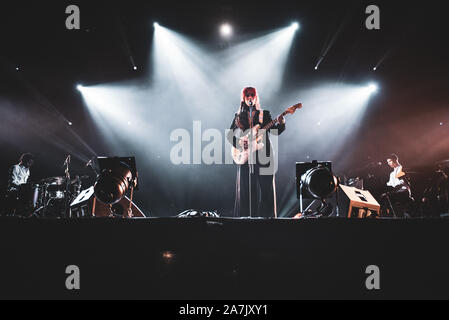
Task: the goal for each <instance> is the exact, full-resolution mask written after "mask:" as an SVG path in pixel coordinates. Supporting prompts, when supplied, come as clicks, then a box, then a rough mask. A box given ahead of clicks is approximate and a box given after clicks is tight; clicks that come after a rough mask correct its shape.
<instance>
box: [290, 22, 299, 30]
mask: <svg viewBox="0 0 449 320" xmlns="http://www.w3.org/2000/svg"><path fill="white" fill-rule="evenodd" d="M291 27H292V28H293V30H298V29H299V23H298V22H294V23H292V25H291Z"/></svg>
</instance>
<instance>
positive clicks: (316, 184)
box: [301, 166, 338, 199]
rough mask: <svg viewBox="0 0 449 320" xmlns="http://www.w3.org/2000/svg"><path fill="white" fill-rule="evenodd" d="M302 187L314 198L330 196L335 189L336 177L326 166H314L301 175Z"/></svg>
mask: <svg viewBox="0 0 449 320" xmlns="http://www.w3.org/2000/svg"><path fill="white" fill-rule="evenodd" d="M301 182H302V184H303V188H305V190H307V191H308V192H309V193H310V194H311V195H312V196H313V197H314V198H316V199H325V198H328V197H330V196H331V195H332V194H333V193H334V192H335V191H336V190H337V185H338V182H337V178H336V177H335V176H334V175H333V174H332V172H330V170H329V169H328V168H326V167H320V166H319V167H315V168H312V169H310V170H308V171H307V172H306V173H304V174H303V175H302V177H301Z"/></svg>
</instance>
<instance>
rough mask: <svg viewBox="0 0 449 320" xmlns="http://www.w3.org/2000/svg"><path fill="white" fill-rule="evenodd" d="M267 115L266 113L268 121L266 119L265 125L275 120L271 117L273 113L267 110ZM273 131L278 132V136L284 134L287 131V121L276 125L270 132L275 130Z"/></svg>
mask: <svg viewBox="0 0 449 320" xmlns="http://www.w3.org/2000/svg"><path fill="white" fill-rule="evenodd" d="M265 113H266V114H265V117H266V119H265V122H264V123H269V122H271V120H273V118H272V117H271V112H270V111H268V110H267V111H265ZM273 129H277V130H278V135H279V134H281V133H282V132H284V131H285V119H283V120H282V122H281V123H279V122H278V123H276V125H274V126H273V127H272V128H271V129H270V130H273ZM272 133H274V132H272Z"/></svg>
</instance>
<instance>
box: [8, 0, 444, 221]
mask: <svg viewBox="0 0 449 320" xmlns="http://www.w3.org/2000/svg"><path fill="white" fill-rule="evenodd" d="M70 4H77V5H78V6H79V7H80V9H81V30H77V31H70V30H67V29H66V28H65V19H66V17H67V15H66V14H65V8H66V6H67V5H70ZM369 4H377V5H378V6H379V7H380V9H381V30H379V31H368V30H366V29H365V18H366V15H365V13H364V11H365V8H366V6H367V5H369ZM225 19H230V20H232V23H233V25H235V28H236V30H235V32H236V34H247V35H249V34H257V33H260V32H264V31H266V30H271V29H273V28H276V27H283V26H285V25H286V24H288V23H290V22H291V21H295V20H297V21H299V22H300V23H301V35H300V43H301V44H300V45H298V44H297V41H296V40H297V39H296V40H294V43H293V45H292V48H291V52H290V55H289V58H288V61H287V65H286V73H285V75H284V81H283V83H284V87H285V88H286V90H288V88H293V87H310V86H313V85H314V84H319V83H320V82H323V81H328V80H329V79H332V81H336V82H342V83H344V82H348V83H364V82H366V81H376V82H377V83H378V84H379V85H380V87H381V90H380V92H379V93H378V94H377V95H376V96H375V97H373V98H372V99H371V100H370V102H369V106H368V109H367V112H366V113H365V114H364V117H363V119H362V122H361V123H360V125H359V129H358V130H356V131H355V132H354V133H353V136H352V137H351V139H349V140H348V142H347V143H346V144H345V145H344V147H342V150H341V152H340V156H336V157H334V158H333V159H318V160H331V161H333V162H334V168H335V171H336V173H337V174H349V175H351V173H352V172H353V171H354V170H355V169H357V168H362V167H365V166H366V165H367V164H369V163H370V162H377V161H384V160H385V156H386V155H387V154H389V153H391V152H395V153H397V154H398V155H399V156H400V158H401V162H402V163H403V164H404V166H406V167H409V168H421V167H425V168H426V170H431V169H429V168H432V166H433V165H434V164H435V162H436V161H439V160H443V159H447V158H449V149H448V146H449V135H448V133H449V132H448V130H449V129H448V128H449V127H448V126H449V103H448V98H449V90H448V89H449V81H448V80H447V79H448V76H449V70H448V63H447V57H448V47H447V31H448V26H447V23H446V22H445V12H444V4H443V2H442V1H426V2H420V3H415V2H413V1H374V2H371V1H370V2H367V1H338V2H337V1H264V2H260V1H241V2H232V1H208V2H196V1H183V2H178V1H145V2H144V1H141V2H139V1H116V2H113V1H76V2H72V1H70V2H68V1H57V2H56V1H52V2H50V1H39V2H37V1H34V2H25V1H16V2H14V3H13V4H11V3H9V4H2V5H1V7H0V23H1V27H0V35H1V38H0V41H1V46H0V48H1V51H0V70H1V71H0V148H1V154H2V157H1V160H0V181H1V182H2V185H5V184H6V180H7V170H8V168H9V167H10V166H11V165H13V164H15V163H16V162H17V159H18V157H19V156H20V154H21V153H23V152H32V153H33V154H35V155H36V162H35V166H34V168H33V173H32V179H33V181H38V180H40V179H42V178H44V177H48V176H59V175H63V169H62V163H63V161H64V159H65V157H66V155H67V154H72V155H76V156H74V157H73V158H74V159H73V161H72V167H71V169H72V173H73V174H90V175H91V176H92V175H93V173H92V171H91V170H90V169H89V168H84V167H83V166H84V164H85V162H86V161H87V160H88V159H89V158H90V157H92V156H93V155H94V154H97V155H110V156H112V155H118V156H128V155H135V154H133V151H134V150H135V149H133V147H132V146H133V144H134V143H135V141H130V142H129V144H130V145H128V146H124V147H123V154H113V151H112V150H117V146H114V148H112V146H111V145H110V143H108V142H107V141H105V140H103V139H101V134H100V132H99V130H98V128H97V127H96V124H95V122H94V121H93V120H92V119H91V118H90V116H89V114H88V113H87V112H86V109H85V107H84V105H83V100H82V97H81V95H80V93H79V92H78V91H77V90H76V89H75V86H76V84H77V83H83V84H88V85H90V84H102V83H112V82H117V81H125V80H140V79H146V77H147V76H148V75H149V74H151V72H152V68H153V66H152V65H151V63H150V61H151V60H150V59H149V54H150V50H151V45H152V37H153V29H152V23H153V21H158V22H159V23H160V24H161V25H165V26H167V27H169V28H170V29H173V30H177V31H178V32H180V33H182V34H186V35H188V36H190V37H192V38H196V39H198V41H202V42H205V43H208V44H210V45H211V46H214V47H215V48H220V46H221V45H222V43H220V40H219V38H218V37H217V34H216V29H217V26H218V25H219V24H220V23H221V22H222V21H223V20H225ZM340 27H341V28H342V29H341V32H340V33H339V34H338V38H337V39H336V42H335V44H334V45H333V47H332V48H331V49H330V51H329V53H328V55H327V57H326V58H325V60H324V61H323V63H322V65H321V67H320V70H319V72H316V71H315V70H314V69H313V68H314V66H315V63H316V61H317V58H318V56H319V54H320V52H321V50H322V48H323V43H325V42H326V40H327V39H328V37H329V36H332V35H335V32H336V30H338V29H339V28H340ZM124 37H125V39H126V41H124ZM128 52H131V53H132V56H133V58H134V61H135V63H136V65H137V66H138V67H139V68H138V70H136V71H135V70H132V68H131V67H130V63H129V58H128ZM383 57H385V60H384V61H383V63H382V64H381V65H380V67H379V69H378V71H376V72H373V71H372V67H373V66H374V65H376V63H377V62H379V61H380V60H381V59H382V58H383ZM16 67H19V70H16ZM236 98H238V93H236ZM272 100H273V101H270V104H272V105H273V104H274V103H275V99H272ZM149 104H151V102H149ZM282 110H283V106H279V107H278V109H275V110H273V112H274V113H276V111H282ZM234 111H235V108H232V111H229V115H227V116H228V117H229V121H228V120H226V123H228V122H230V121H231V118H232V114H233V112H234ZM161 112H164V113H165V115H167V114H169V113H170V110H163V111H160V110H158V111H157V112H152V113H151V117H153V118H154V119H156V120H157V117H158V116H159V114H158V113H161ZM65 119H68V120H69V121H71V122H73V126H72V127H69V126H68V125H67V121H66V120H65ZM440 124H442V125H440ZM224 128H225V127H223V128H219V129H224ZM287 128H289V127H288V123H287ZM335 134H336V135H338V132H336V133H335ZM308 138H309V139H310V137H308V136H307V132H301V135H297V136H296V135H293V136H292V135H290V136H288V139H287V138H284V139H281V140H280V145H281V147H280V148H281V149H280V151H279V158H280V171H279V174H278V180H277V183H278V198H290V204H291V202H294V199H295V192H294V162H295V161H305V160H308V158H307V155H311V156H312V157H314V154H313V141H312V146H311V147H309V149H308V150H305V149H301V150H296V155H295V157H292V156H291V153H289V156H288V157H287V156H284V157H283V155H285V153H284V151H283V150H286V149H287V148H288V149H290V150H291V149H294V148H295V142H296V141H297V140H305V139H308ZM148 139H149V140H151V139H160V140H164V139H167V144H168V143H169V140H168V137H166V136H157V135H151V134H149V136H148ZM295 139H297V140H295ZM82 141H83V142H84V143H83V142H82ZM309 142H310V141H309ZM317 143H318V142H317ZM284 146H285V147H284ZM282 148H285V149H282ZM92 151H94V152H92ZM130 153H131V154H130ZM135 153H137V154H136V156H137V166H138V167H139V174H140V178H141V180H140V182H141V186H142V187H141V190H140V191H139V193H137V194H136V202H137V204H138V205H139V206H140V207H141V208H142V209H143V210H144V211H145V212H146V213H147V214H149V215H152V216H169V215H175V214H177V213H179V212H181V211H183V210H185V209H188V208H192V207H194V208H199V209H205V210H206V209H207V210H214V209H217V210H218V211H219V212H220V213H222V214H225V215H226V214H229V213H230V211H231V210H232V206H233V198H234V174H235V168H234V167H233V166H225V167H223V168H217V167H216V166H205V165H200V166H194V168H193V170H192V166H179V167H174V166H173V168H170V166H168V167H167V164H166V163H162V161H166V155H158V154H156V153H155V154H154V156H153V157H146V158H143V157H139V154H138V152H137V151H136V152H135ZM161 156H162V158H161ZM318 156H320V157H323V158H324V157H325V155H322V154H318ZM310 160H311V159H310ZM161 168H164V170H161ZM376 170H377V171H379V172H383V173H382V174H381V176H382V178H381V179H384V180H386V174H387V173H388V168H386V167H385V166H383V167H379V168H377V169H376ZM423 170H424V169H423ZM214 172H215V174H214ZM217 172H218V173H217ZM188 174H194V175H195V177H192V176H188V179H186V175H188ZM211 174H212V175H211ZM207 176H209V177H213V180H212V178H209V179H207ZM93 182H94V181H93V178H91V179H90V181H86V182H85V185H84V187H88V186H89V185H90V184H92V183H93ZM205 182H206V183H205ZM281 206H284V207H281V211H282V212H283V214H285V215H289V214H291V213H293V211H294V209H292V208H291V206H288V205H287V204H285V203H284V202H282V201H281ZM292 210H293V211H292Z"/></svg>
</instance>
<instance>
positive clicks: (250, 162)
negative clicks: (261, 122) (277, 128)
mask: <svg viewBox="0 0 449 320" xmlns="http://www.w3.org/2000/svg"><path fill="white" fill-rule="evenodd" d="M249 130H250V131H249V137H250V139H249V141H248V142H249V157H248V183H249V187H248V189H249V190H248V191H249V216H250V218H252V216H253V208H252V200H253V197H252V186H251V174H253V173H254V164H253V106H252V105H251V106H250V107H249Z"/></svg>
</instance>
